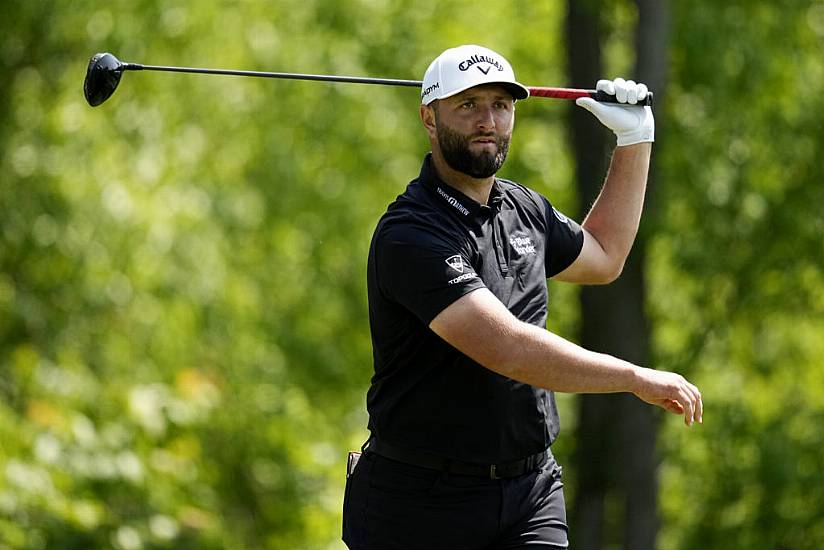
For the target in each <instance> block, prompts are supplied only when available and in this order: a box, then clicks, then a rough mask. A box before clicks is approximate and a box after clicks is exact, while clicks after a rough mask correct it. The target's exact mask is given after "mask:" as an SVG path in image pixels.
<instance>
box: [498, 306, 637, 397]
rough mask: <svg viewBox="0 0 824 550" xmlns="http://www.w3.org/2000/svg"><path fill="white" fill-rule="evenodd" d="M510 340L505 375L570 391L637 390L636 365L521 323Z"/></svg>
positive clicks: (543, 386)
mask: <svg viewBox="0 0 824 550" xmlns="http://www.w3.org/2000/svg"><path fill="white" fill-rule="evenodd" d="M511 337H512V338H511V339H510V340H509V341H508V342H507V346H506V347H507V348H508V351H507V358H506V365H502V367H503V368H502V370H504V371H505V372H506V376H508V377H509V378H512V379H513V380H518V381H519V382H525V383H527V384H530V385H533V386H538V387H541V388H545V389H548V390H552V391H558V392H568V393H614V392H634V391H635V389H636V388H635V386H636V382H637V380H636V379H637V371H638V369H640V367H637V366H635V365H633V364H631V363H628V362H627V361H623V360H621V359H618V358H617V357H613V356H611V355H606V354H603V353H596V352H594V351H590V350H588V349H585V348H582V347H581V346H578V345H577V344H574V343H572V342H570V341H569V340H565V339H564V338H561V337H560V336H558V335H556V334H553V333H551V332H548V331H546V330H544V329H542V328H539V327H536V326H533V325H530V324H528V323H523V322H519V326H518V327H517V328H516V329H514V330H513V332H512V334H511Z"/></svg>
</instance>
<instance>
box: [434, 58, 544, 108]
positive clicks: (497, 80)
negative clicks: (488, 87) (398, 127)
mask: <svg viewBox="0 0 824 550" xmlns="http://www.w3.org/2000/svg"><path fill="white" fill-rule="evenodd" d="M481 84H500V85H502V86H504V87H505V88H506V89H508V90H509V92H510V93H511V94H512V97H514V98H515V99H526V98H528V97H529V89H527V87H526V86H524V85H523V84H520V83H519V82H517V81H516V80H515V72H514V71H513V70H512V66H511V65H510V64H509V61H507V60H506V59H505V58H504V56H502V55H501V54H499V53H496V52H493V51H492V50H490V49H489V48H484V47H483V46H475V45H464V46H458V47H457V48H449V49H448V50H446V51H445V52H443V53H442V54H441V55H439V56H438V57H437V58H436V59H435V61H433V62H432V63H431V64H430V65H429V68H428V69H426V73H425V74H424V75H423V86H422V87H421V103H422V104H423V105H429V104H430V103H432V102H433V101H435V100H436V99H445V98H447V97H451V96H453V95H455V94H459V93H461V92H463V91H464V90H468V89H469V88H472V87H473V86H480V85H481Z"/></svg>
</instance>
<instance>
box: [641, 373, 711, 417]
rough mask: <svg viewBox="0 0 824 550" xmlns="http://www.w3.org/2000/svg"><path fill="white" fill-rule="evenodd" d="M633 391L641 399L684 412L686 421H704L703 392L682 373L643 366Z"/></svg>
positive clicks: (663, 407) (679, 412)
mask: <svg viewBox="0 0 824 550" xmlns="http://www.w3.org/2000/svg"><path fill="white" fill-rule="evenodd" d="M633 393H634V394H635V395H636V396H637V397H638V398H639V399H641V400H643V401H646V402H647V403H650V404H652V405H657V406H659V407H661V408H662V409H665V410H667V411H669V412H671V413H675V414H683V415H684V423H685V424H686V425H687V426H691V425H692V424H693V422H698V423H699V424H700V423H702V422H703V414H704V403H703V401H702V400H701V392H700V391H698V388H697V387H695V386H694V385H693V384H691V383H690V382H688V381H687V380H686V379H685V378H684V377H683V376H681V375H680V374H676V373H674V372H666V371H660V370H654V369H645V368H641V369H639V371H638V381H637V388H636V389H635V390H634V391H633Z"/></svg>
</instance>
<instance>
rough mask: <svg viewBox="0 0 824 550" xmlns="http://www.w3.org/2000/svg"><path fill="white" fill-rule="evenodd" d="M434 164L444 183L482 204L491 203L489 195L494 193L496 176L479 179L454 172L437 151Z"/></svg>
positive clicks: (434, 154) (433, 158)
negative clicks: (493, 185)
mask: <svg viewBox="0 0 824 550" xmlns="http://www.w3.org/2000/svg"><path fill="white" fill-rule="evenodd" d="M432 164H433V166H434V168H435V172H436V173H437V174H438V177H439V178H441V180H443V182H444V183H447V184H449V185H450V186H452V187H454V188H455V189H457V190H458V191H460V192H461V193H463V194H464V195H466V196H467V197H469V198H470V199H473V200H475V201H477V202H478V203H480V204H486V203H487V202H488V201H489V193H490V192H491V191H492V184H493V183H495V176H490V177H488V178H481V179H478V178H473V177H472V176H469V175H467V174H464V173H463V172H458V171H457V170H453V169H452V168H451V167H450V166H449V165H448V164H447V163H446V160H445V159H444V158H443V155H441V153H440V151H437V150H434V151H432Z"/></svg>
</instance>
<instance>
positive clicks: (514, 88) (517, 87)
mask: <svg viewBox="0 0 824 550" xmlns="http://www.w3.org/2000/svg"><path fill="white" fill-rule="evenodd" d="M487 84H497V85H499V86H503V87H504V88H506V90H507V91H508V92H509V93H510V94H512V97H513V98H514V99H526V98H528V97H529V88H527V87H526V86H524V85H523V84H519V83H517V82H481V83H480V84H471V85H469V86H466V87H464V88H458V89H457V90H453V91H452V92H450V93H449V94H447V95H443V96H440V97H433V98H432V100H431V101H430V102H429V103H432V101H435V100H436V99H447V98H449V97H452V96H455V95H458V94H459V93H461V92H465V91H467V90H468V89H470V88H474V87H476V86H485V85H487ZM429 103H427V104H426V105H429Z"/></svg>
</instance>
